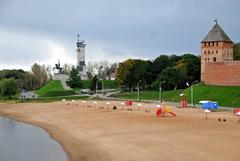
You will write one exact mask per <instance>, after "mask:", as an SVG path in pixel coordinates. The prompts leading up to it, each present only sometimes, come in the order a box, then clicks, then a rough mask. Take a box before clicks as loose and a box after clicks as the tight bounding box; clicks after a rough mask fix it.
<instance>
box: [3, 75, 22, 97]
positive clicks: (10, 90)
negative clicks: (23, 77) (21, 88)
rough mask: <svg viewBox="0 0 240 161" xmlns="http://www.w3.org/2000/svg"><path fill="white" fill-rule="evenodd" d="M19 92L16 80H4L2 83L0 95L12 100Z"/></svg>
mask: <svg viewBox="0 0 240 161" xmlns="http://www.w3.org/2000/svg"><path fill="white" fill-rule="evenodd" d="M17 91H18V87H17V82H16V80H15V79H14V78H4V79H2V80H1V81H0V95H1V96H2V97H5V98H7V99H11V98H12V96H14V95H16V94H17Z"/></svg>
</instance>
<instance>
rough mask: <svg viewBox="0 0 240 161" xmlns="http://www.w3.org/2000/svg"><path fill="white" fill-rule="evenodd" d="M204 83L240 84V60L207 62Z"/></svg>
mask: <svg viewBox="0 0 240 161" xmlns="http://www.w3.org/2000/svg"><path fill="white" fill-rule="evenodd" d="M203 81H204V83H205V84H209V85H223V86H240V61H227V62H219V63H205V73H204V80H203Z"/></svg>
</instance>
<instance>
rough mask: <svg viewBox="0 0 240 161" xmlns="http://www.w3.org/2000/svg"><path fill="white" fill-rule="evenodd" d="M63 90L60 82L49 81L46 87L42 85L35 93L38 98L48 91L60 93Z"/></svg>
mask: <svg viewBox="0 0 240 161" xmlns="http://www.w3.org/2000/svg"><path fill="white" fill-rule="evenodd" d="M61 90H64V89H63V87H62V85H61V82H60V80H51V81H50V82H48V83H47V84H46V85H44V86H43V87H42V88H40V89H39V90H37V91H36V93H37V95H38V96H43V95H45V94H46V93H48V92H50V91H61Z"/></svg>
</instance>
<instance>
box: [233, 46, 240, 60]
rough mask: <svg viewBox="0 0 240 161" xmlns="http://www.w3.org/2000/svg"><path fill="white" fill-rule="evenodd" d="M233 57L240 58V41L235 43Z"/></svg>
mask: <svg viewBox="0 0 240 161" xmlns="http://www.w3.org/2000/svg"><path fill="white" fill-rule="evenodd" d="M233 59H234V60H240V43H236V44H233Z"/></svg>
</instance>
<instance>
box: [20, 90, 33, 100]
mask: <svg viewBox="0 0 240 161" xmlns="http://www.w3.org/2000/svg"><path fill="white" fill-rule="evenodd" d="M19 98H20V99H34V98H37V95H36V94H35V92H34V91H23V92H22V93H21V95H20V97H19Z"/></svg>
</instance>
